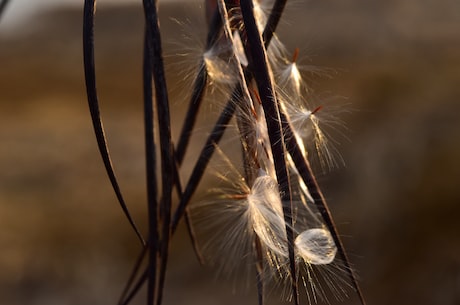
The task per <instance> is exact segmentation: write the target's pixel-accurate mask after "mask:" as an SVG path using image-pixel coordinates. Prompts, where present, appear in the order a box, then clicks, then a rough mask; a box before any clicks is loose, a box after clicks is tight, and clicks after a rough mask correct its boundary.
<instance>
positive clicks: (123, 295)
mask: <svg viewBox="0 0 460 305" xmlns="http://www.w3.org/2000/svg"><path fill="white" fill-rule="evenodd" d="M147 250H148V247H147V246H146V247H143V248H142V251H141V253H139V256H138V257H137V259H136V263H135V264H134V268H133V270H132V271H131V274H130V276H129V279H128V282H127V283H126V286H125V288H124V289H123V292H122V293H121V296H120V299H119V300H118V305H124V304H127V303H128V302H129V300H130V297H129V296H130V295H133V296H134V295H135V294H136V293H135V292H134V294H133V291H136V287H137V286H138V285H139V281H137V282H136V285H134V287H133V289H132V290H131V291H130V289H131V286H132V285H133V283H134V280H135V279H136V276H137V273H138V272H139V270H140V269H141V265H142V261H143V260H144V258H145V255H146V254H147ZM143 274H145V278H147V277H146V274H147V269H146V270H145V271H144V273H143ZM140 278H141V279H142V278H143V276H141V277H140ZM140 283H141V284H140V285H142V284H143V283H144V281H140ZM136 292H137V291H136Z"/></svg>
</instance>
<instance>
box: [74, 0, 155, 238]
mask: <svg viewBox="0 0 460 305" xmlns="http://www.w3.org/2000/svg"><path fill="white" fill-rule="evenodd" d="M95 6H96V3H95V1H94V0H85V4H84V8H83V61H84V70H85V81H86V94H87V98H88V105H89V110H90V113H91V120H92V123H93V128H94V133H95V135H96V140H97V145H98V148H99V152H100V154H101V157H102V160H103V162H104V166H105V170H106V172H107V175H108V176H109V180H110V183H111V184H112V188H113V190H114V192H115V195H116V196H117V199H118V202H119V204H120V206H121V209H122V210H123V212H124V214H125V216H126V218H127V219H128V221H129V223H130V225H131V227H132V228H133V230H134V232H135V233H136V235H137V237H138V238H139V240H140V242H141V244H142V246H145V244H146V243H145V240H144V238H143V236H142V234H141V232H140V231H139V229H138V228H137V225H136V224H135V222H134V220H133V218H132V217H131V214H130V213H129V210H128V207H127V206H126V203H125V200H124V199H123V195H122V194H121V190H120V187H119V185H118V181H117V178H116V176H115V171H114V169H113V165H112V161H111V158H110V153H109V149H108V146H107V140H106V137H105V132H104V127H103V124H102V119H101V116H100V112H99V101H98V97H97V90H96V72H95V60H94V12H95Z"/></svg>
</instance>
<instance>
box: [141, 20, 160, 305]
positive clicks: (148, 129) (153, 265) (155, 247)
mask: <svg viewBox="0 0 460 305" xmlns="http://www.w3.org/2000/svg"><path fill="white" fill-rule="evenodd" d="M147 33H148V30H147V28H146V30H145V37H144V64H143V79H144V122H145V123H144V125H145V157H146V170H147V173H146V174H147V207H148V223H149V239H148V241H149V242H148V245H147V246H148V248H149V261H148V267H147V270H148V279H149V282H148V300H149V301H148V304H153V300H154V296H155V289H156V274H157V262H156V257H157V253H158V251H159V248H160V246H159V241H158V239H159V236H158V235H159V233H158V226H159V218H158V203H157V181H156V171H155V168H156V161H155V160H156V157H155V154H156V150H155V143H154V130H153V128H154V127H153V126H154V123H153V121H154V115H153V93H152V92H153V88H152V80H153V79H152V63H151V57H150V56H151V54H150V52H149V49H150V48H151V46H150V40H149V37H148V34H147Z"/></svg>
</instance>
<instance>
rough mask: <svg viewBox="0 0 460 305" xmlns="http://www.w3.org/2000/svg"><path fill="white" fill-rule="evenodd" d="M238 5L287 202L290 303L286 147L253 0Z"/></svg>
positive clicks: (296, 299) (289, 224)
mask: <svg viewBox="0 0 460 305" xmlns="http://www.w3.org/2000/svg"><path fill="white" fill-rule="evenodd" d="M240 5H241V13H242V15H243V21H244V27H245V30H246V35H247V43H246V44H245V45H244V46H245V51H246V53H247V54H250V56H249V57H248V60H249V61H250V66H251V67H252V72H253V75H254V79H255V80H256V83H257V88H258V91H259V96H260V99H261V101H262V107H263V109H264V113H265V120H266V122H267V130H268V136H269V139H270V145H271V149H272V154H273V161H274V163H275V171H276V177H277V180H278V185H279V187H280V193H281V200H282V201H283V202H288V203H289V204H287V205H283V214H284V220H285V222H286V236H287V243H288V252H289V266H290V271H291V272H290V273H291V282H292V283H291V284H292V293H293V297H294V303H295V304H296V305H297V304H299V293H298V286H297V267H296V263H295V256H294V231H293V229H292V228H293V223H292V199H291V188H290V182H289V174H288V171H287V167H286V151H285V149H284V139H283V132H282V128H281V122H280V114H279V109H278V103H277V99H276V94H275V89H274V85H273V80H272V78H271V76H270V75H271V74H270V73H271V71H269V66H268V59H267V54H266V51H265V48H264V45H263V42H262V37H261V35H260V33H259V30H258V28H257V24H256V20H255V18H254V11H253V10H254V6H253V3H252V1H251V0H243V1H241V2H240Z"/></svg>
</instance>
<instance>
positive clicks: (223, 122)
mask: <svg viewBox="0 0 460 305" xmlns="http://www.w3.org/2000/svg"><path fill="white" fill-rule="evenodd" d="M239 96H241V88H240V91H239ZM235 109H236V102H235V101H229V102H228V103H227V105H225V108H224V110H223V111H222V113H221V114H220V116H219V118H218V120H217V122H216V124H215V125H214V128H213V130H212V132H211V134H210V135H209V137H208V139H207V140H206V143H205V144H204V146H203V149H202V150H201V152H200V156H199V158H198V161H197V162H196V163H195V166H194V168H193V171H192V174H191V175H190V178H189V180H188V183H187V185H186V186H185V189H184V192H183V194H182V199H181V200H180V201H179V205H178V207H177V209H176V211H175V213H174V216H173V219H172V223H171V230H172V232H173V233H174V232H175V231H176V229H177V225H178V224H179V221H180V219H181V217H182V215H184V212H185V209H186V207H187V204H188V202H189V201H190V199H191V198H192V195H193V194H194V192H195V190H196V188H197V186H198V184H199V183H200V180H201V178H202V177H203V174H204V171H205V169H206V167H207V165H208V163H209V160H210V159H211V157H212V155H213V154H214V151H215V149H216V147H215V144H216V143H219V141H220V139H221V138H222V136H223V135H224V131H225V129H226V128H227V124H228V123H229V122H230V120H231V118H232V117H233V114H234V113H235Z"/></svg>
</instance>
